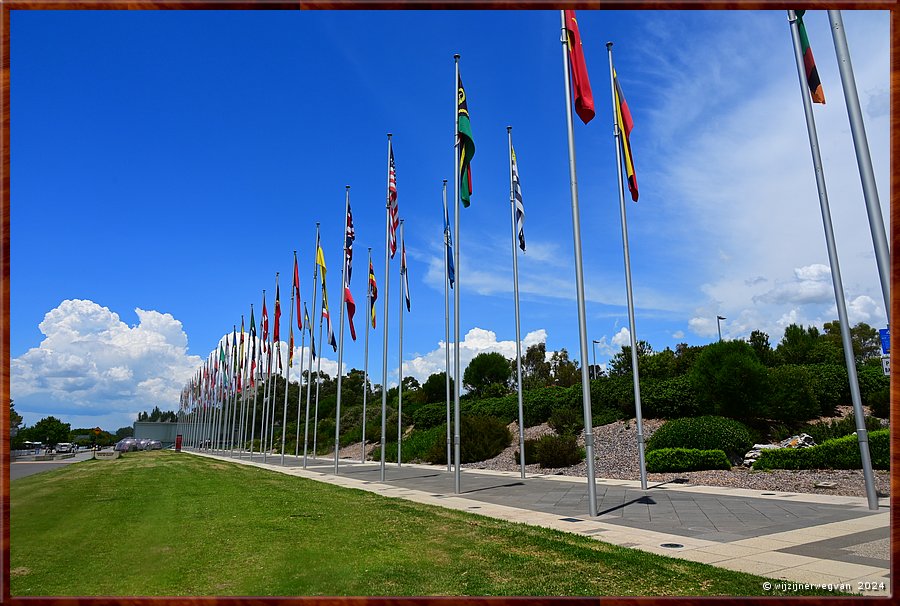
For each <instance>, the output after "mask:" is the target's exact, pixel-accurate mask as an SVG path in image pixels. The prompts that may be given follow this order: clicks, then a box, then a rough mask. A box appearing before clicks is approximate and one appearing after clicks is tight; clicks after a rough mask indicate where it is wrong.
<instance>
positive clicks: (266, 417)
mask: <svg viewBox="0 0 900 606" xmlns="http://www.w3.org/2000/svg"><path fill="white" fill-rule="evenodd" d="M273 309H274V308H273ZM270 335H271V336H270V337H269V343H268V347H267V348H266V389H265V390H264V391H263V426H262V427H260V429H259V438H260V448H261V449H262V453H263V463H265V462H266V461H267V460H268V456H269V451H270V450H272V443H271V440H270V439H269V438H270V432H269V427H270V425H271V424H272V411H271V410H270V409H269V407H270V405H271V404H272V400H273V399H274V398H273V396H272V362H273V359H274V357H275V356H274V355H273V352H274V348H275V332H274V326H273V332H271V333H270Z"/></svg>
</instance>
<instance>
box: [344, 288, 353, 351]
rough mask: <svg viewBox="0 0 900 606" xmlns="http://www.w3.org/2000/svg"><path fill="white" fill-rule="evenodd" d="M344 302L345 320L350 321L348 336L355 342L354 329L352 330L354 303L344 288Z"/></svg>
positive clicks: (348, 290) (348, 291) (347, 290)
mask: <svg viewBox="0 0 900 606" xmlns="http://www.w3.org/2000/svg"><path fill="white" fill-rule="evenodd" d="M344 302H345V303H347V318H348V319H349V320H350V336H351V337H352V338H353V340H354V341H356V329H355V328H353V315H354V314H355V313H356V302H355V301H354V300H353V295H351V294H350V289H349V288H344Z"/></svg>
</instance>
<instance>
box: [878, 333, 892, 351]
mask: <svg viewBox="0 0 900 606" xmlns="http://www.w3.org/2000/svg"><path fill="white" fill-rule="evenodd" d="M878 334H879V335H880V336H881V351H882V353H884V355H888V354H889V353H891V329H890V328H881V329H879V330H878Z"/></svg>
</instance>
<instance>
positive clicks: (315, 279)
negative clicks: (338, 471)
mask: <svg viewBox="0 0 900 606" xmlns="http://www.w3.org/2000/svg"><path fill="white" fill-rule="evenodd" d="M318 257H319V222H318V221H316V252H315V253H314V255H313V298H312V306H313V316H312V317H313V321H314V322H315V317H316V299H317V298H318V294H319V263H318ZM306 329H307V330H308V331H309V354H308V356H309V357H308V360H309V371H308V372H309V377H308V378H307V381H306V429H305V430H304V434H303V469H306V448H307V445H308V444H309V396H310V394H311V390H312V380H313V374H312V350H313V327H312V326H310V325H309V322H307V323H306ZM321 346H322V342H321V341H319V347H321ZM319 353H320V354H321V353H322V352H321V351H320V352H319ZM317 359H318V358H317ZM318 384H319V373H318V372H317V373H316V385H318ZM298 422H299V421H298ZM313 455H314V456H315V453H313Z"/></svg>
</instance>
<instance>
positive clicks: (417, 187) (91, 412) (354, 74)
mask: <svg viewBox="0 0 900 606" xmlns="http://www.w3.org/2000/svg"><path fill="white" fill-rule="evenodd" d="M843 18H844V23H845V26H846V30H847V37H848V41H849V45H850V52H851V58H852V60H853V67H854V70H855V74H856V79H857V87H858V90H859V96H860V102H861V105H862V109H863V115H864V119H865V123H866V127H867V133H868V138H869V144H870V149H871V155H872V161H873V164H874V168H875V174H876V181H877V184H878V190H879V194H880V196H881V204H882V209H883V214H884V215H885V217H887V216H888V207H889V194H890V191H889V188H888V176H889V154H888V141H889V117H890V116H889V113H890V112H889V82H890V72H889V61H888V58H889V49H890V41H889V13H888V12H886V11H880V12H859V11H844V12H843ZM805 20H806V23H807V28H808V30H809V36H810V41H811V45H812V48H813V51H814V53H815V56H816V61H817V65H818V69H819V73H820V76H821V79H822V82H823V86H824V89H825V95H826V98H827V105H825V106H819V105H817V106H815V108H814V110H815V116H816V123H817V126H818V135H819V141H820V145H821V148H822V156H823V163H824V168H825V177H826V183H827V186H828V193H829V198H830V202H831V207H832V216H833V219H834V225H835V233H836V239H837V245H838V253H839V256H840V263H841V271H842V274H843V279H844V289H845V292H846V297H847V302H848V307H849V310H850V318H851V322H853V323H856V322H859V321H865V322H868V323H869V324H871V325H873V326H879V327H880V326H883V325H884V324H885V314H884V309H883V307H884V305H883V301H882V297H881V292H880V289H879V286H878V275H877V269H876V265H875V260H874V253H873V246H872V240H871V236H870V233H869V226H868V223H867V219H866V215H865V209H864V202H863V197H862V191H861V186H860V181H859V174H858V171H857V167H856V160H855V156H854V153H853V146H852V140H851V138H850V131H849V125H848V119H847V112H846V109H845V106H844V99H843V93H842V89H841V85H840V77H839V74H838V71H837V64H836V60H835V54H834V46H833V42H832V39H831V33H830V28H829V24H828V18H827V14H826V12H825V11H811V12H809V13H808V14H807V17H806V19H805ZM578 21H579V24H580V27H581V34H582V38H583V41H584V48H585V54H586V60H587V65H588V70H589V73H590V77H591V84H592V87H593V92H594V98H595V102H596V108H597V117H596V118H595V119H594V120H593V121H592V122H591V123H590V124H588V125H586V126H585V125H583V124H581V123H580V121H577V119H576V125H575V141H576V149H577V168H578V186H579V197H580V206H581V222H582V223H581V226H582V238H583V254H584V269H585V290H586V293H587V326H588V337H589V339H590V340H594V339H596V340H598V341H600V342H601V343H600V345H598V346H597V347H596V350H595V351H596V355H597V361H598V362H599V363H605V362H606V361H607V360H608V359H609V357H610V356H611V355H613V354H614V353H615V352H616V351H618V349H619V346H620V345H621V344H622V343H627V342H628V334H627V330H626V329H625V327H627V326H628V318H627V313H626V307H625V277H624V263H623V256H622V244H621V242H622V240H621V237H622V236H621V227H620V220H619V206H618V191H617V182H616V168H615V147H614V142H613V138H612V106H611V101H610V93H609V69H608V59H607V53H606V46H605V44H606V42H607V41H613V42H614V44H615V45H614V47H613V51H614V59H615V64H616V70H617V72H618V74H619V79H620V82H621V85H622V88H623V91H624V94H625V96H626V98H627V99H628V102H629V105H630V107H631V111H632V114H633V116H634V121H635V128H634V131H633V132H632V149H633V152H634V157H635V164H636V168H637V177H638V182H639V185H640V191H641V197H640V201H639V202H638V203H636V204H635V203H632V202H630V201H628V206H627V213H628V227H629V240H630V244H631V264H632V278H633V284H634V297H635V305H636V314H635V320H636V332H637V336H638V338H640V339H644V340H646V341H649V342H650V343H651V345H652V346H653V348H654V349H655V350H661V349H664V348H665V347H667V346H669V347H674V346H675V344H677V343H679V342H687V343H691V344H701V343H707V342H710V341H711V340H713V339H715V338H717V334H716V319H715V318H716V315H722V316H725V317H726V318H727V320H725V321H724V322H723V326H722V330H723V336H725V337H726V338H746V337H747V336H748V335H749V333H750V332H751V331H752V330H754V329H760V330H765V331H766V332H768V333H769V335H770V337H771V341H772V343H773V345H774V344H775V343H776V342H777V341H778V340H779V339H780V337H781V335H782V334H783V330H784V327H785V326H787V325H788V324H790V323H791V322H798V323H802V324H805V325H809V324H817V325H819V326H821V324H822V323H823V322H825V321H829V320H832V319H834V318H836V317H837V313H836V311H835V309H836V308H835V303H834V292H833V290H832V285H831V278H830V272H829V269H828V258H827V253H826V248H825V240H824V235H823V228H822V219H821V214H820V212H819V205H818V197H817V192H816V188H815V180H814V175H813V171H812V164H811V161H810V153H809V145H808V140H807V135H806V126H805V122H804V118H803V109H802V104H801V100H800V96H799V85H798V80H797V72H796V66H795V63H794V58H793V50H792V43H791V37H790V32H789V27H788V23H787V18H786V14H785V12H784V11H734V12H714V11H710V12H705V11H686V12H680V11H671V12H631V11H579V12H578ZM10 30H11V74H12V75H11V130H10V142H11V167H10V168H11V230H12V238H11V245H10V247H11V266H12V269H11V276H10V279H11V295H10V304H11V317H12V320H13V321H12V331H11V344H10V345H11V358H12V359H11V375H12V397H13V398H14V399H15V402H16V410H17V411H18V412H20V413H21V414H22V415H23V416H24V417H25V422H26V423H28V424H32V423H34V422H36V421H37V420H39V419H40V418H41V417H43V416H46V415H48V414H54V415H56V416H58V417H61V418H62V419H63V420H65V421H67V422H71V423H72V424H73V426H94V425H100V426H102V427H104V428H107V429H111V430H115V429H116V428H117V427H121V426H124V425H128V424H130V423H131V422H132V421H133V420H134V418H135V417H136V415H137V412H139V411H141V410H149V409H151V408H152V407H153V406H154V405H158V406H160V408H162V409H164V410H166V409H174V408H175V407H176V406H177V401H178V394H179V391H180V388H181V387H182V385H184V383H185V381H187V379H188V378H189V377H190V376H191V374H192V372H193V371H194V369H196V368H197V366H198V365H199V364H200V362H201V360H202V359H203V358H205V357H206V356H207V354H208V353H209V352H210V351H212V350H213V349H214V348H215V347H216V345H217V343H218V341H219V339H220V338H221V337H222V336H223V335H224V334H225V333H229V334H230V332H231V329H232V325H234V324H238V325H239V324H240V319H241V314H242V313H243V314H245V315H247V316H248V320H249V312H250V304H251V303H253V304H254V305H255V307H256V314H257V319H259V306H260V303H261V298H262V289H266V290H267V293H268V305H269V309H270V313H271V309H272V297H273V294H274V289H275V272H276V271H278V272H281V293H282V305H283V309H284V314H283V321H284V322H286V321H287V313H288V297H289V295H290V288H289V285H290V275H291V271H292V253H293V251H294V250H297V251H298V255H299V259H300V277H301V288H302V297H303V299H304V300H305V301H307V302H308V303H309V302H310V299H311V292H312V272H313V259H314V257H313V254H314V242H315V223H316V222H317V221H318V222H320V223H321V228H322V244H323V248H324V250H325V255H326V260H327V264H328V267H329V274H328V286H329V290H330V293H331V308H332V315H333V317H334V318H335V322H336V321H337V315H338V314H337V305H338V304H337V300H338V295H339V292H340V291H339V281H340V277H339V275H340V259H341V252H340V251H341V246H342V240H341V238H342V232H343V211H344V186H345V185H350V186H351V193H350V195H351V205H352V208H353V216H354V223H355V227H356V234H357V239H356V243H355V257H354V259H355V262H354V269H355V271H354V272H353V281H352V284H351V289H352V292H353V294H354V297H355V298H356V301H357V303H358V306H359V308H360V311H359V312H358V313H357V318H356V319H357V329H358V333H359V340H358V341H356V342H355V343H354V342H352V341H350V339H349V335H347V334H346V332H345V348H344V358H343V361H344V364H345V366H346V368H348V369H349V368H351V367H355V368H361V367H362V366H363V335H364V330H363V325H362V315H363V312H362V308H363V302H364V296H365V295H364V293H365V275H366V269H365V259H366V249H367V248H368V247H371V248H372V254H373V258H374V265H375V272H376V276H377V279H378V283H379V286H380V293H381V296H382V297H383V296H384V275H383V274H384V229H385V228H384V200H385V183H386V147H387V146H386V133H388V132H391V133H393V135H394V138H393V142H394V153H395V158H396V165H397V181H398V189H399V205H400V214H401V216H402V217H403V218H404V219H405V224H406V242H407V251H408V257H409V268H410V269H409V273H410V282H411V286H410V289H411V297H412V312H411V313H410V314H408V315H406V316H405V318H404V348H403V360H404V374H407V375H408V374H413V375H415V376H417V377H418V378H419V379H420V380H424V379H425V378H427V377H428V375H430V374H431V373H432V372H437V371H439V370H442V368H443V360H444V353H443V351H444V350H443V340H444V324H443V319H444V313H443V311H444V308H443V277H442V275H443V274H442V272H443V256H442V248H441V242H442V239H441V238H442V234H441V230H442V222H443V221H442V210H441V182H442V180H443V179H448V180H450V183H449V185H450V187H449V194H448V196H449V198H450V199H451V200H452V183H453V182H452V172H453V168H452V167H453V147H452V145H453V117H454V111H455V94H454V81H453V78H454V71H453V54H454V53H460V54H461V55H462V58H461V62H460V70H461V74H462V77H463V83H464V85H465V88H466V92H467V95H468V105H469V112H470V116H471V121H472V129H473V133H474V138H475V144H476V154H475V158H474V160H473V163H472V169H473V178H474V194H473V197H472V205H471V207H470V208H468V209H464V210H463V213H462V217H461V220H462V226H461V234H460V235H458V236H455V239H456V240H457V241H458V242H461V246H462V248H461V255H462V261H461V268H460V277H461V281H462V290H461V304H460V310H461V319H460V331H461V338H464V339H465V342H464V344H463V348H462V349H461V352H462V358H463V363H464V364H465V363H467V360H469V359H471V357H473V356H474V355H476V354H477V353H479V352H482V351H501V352H503V353H504V354H505V355H507V356H508V357H512V356H514V352H515V345H514V339H515V333H514V315H513V298H512V288H513V285H512V260H511V254H512V253H511V243H510V219H509V176H508V175H509V173H508V170H509V169H508V151H507V139H506V126H507V125H510V126H512V127H513V141H514V145H515V148H516V154H517V158H518V164H519V175H520V179H521V183H522V190H523V198H524V204H525V210H526V221H525V233H526V240H527V247H528V250H527V252H526V253H525V254H524V255H520V257H519V272H520V289H521V298H520V300H521V309H522V338H523V340H524V341H525V344H526V345H528V344H531V343H534V342H539V341H543V340H546V343H547V349H548V351H554V350H558V349H560V348H566V349H568V350H569V352H570V354H571V355H572V356H573V357H575V358H580V355H579V353H578V350H579V346H578V324H577V319H576V317H577V316H576V313H577V308H576V302H575V272H574V265H573V263H574V261H573V259H574V251H573V245H572V215H571V205H570V204H571V203H570V198H569V183H568V155H567V139H566V124H565V101H564V96H563V95H564V89H563V76H562V58H561V45H560V42H559V32H560V29H559V13H558V12H556V11H508V12H507V11H493V12H492V11H422V12H417V11H401V12H378V11H371V12H369V11H359V12H336V11H304V12H298V11H256V12H239V11H234V12H231V11H225V12H218V11H71V12H69V11H14V12H13V13H12V15H11V19H10ZM885 224H886V225H887V221H885ZM398 261H399V257H397V258H396V259H395V260H394V261H392V262H391V271H392V272H393V273H392V276H391V295H390V297H391V301H390V303H391V306H390V313H391V318H390V329H391V330H390V333H391V334H390V335H389V339H390V345H389V379H388V381H389V383H391V382H394V383H396V380H397V364H398V355H399V353H398V342H397V341H398V339H397V333H396V327H397V314H398V313H399V299H398V297H399V290H398V285H399V280H398V274H397V272H398V269H399V263H398ZM382 300H383V299H382ZM381 302H382V301H381V300H380V301H379V304H378V309H377V313H378V317H379V328H378V329H377V330H376V331H374V332H372V333H371V334H370V347H369V349H370V351H369V371H370V374H371V375H372V377H373V380H374V381H376V382H380V380H381V372H382V363H381V344H382V338H383V334H382V330H381V327H382V326H383V321H382V316H383V309H382V306H381ZM284 330H285V332H283V335H286V327H285V329H284ZM345 330H346V329H345ZM451 338H452V337H451ZM296 340H297V344H298V346H299V341H300V337H299V335H298V336H297V337H296ZM320 349H321V347H320ZM299 358H300V356H295V362H296V364H295V368H294V375H295V376H296V372H297V370H298V369H299ZM304 358H305V356H304ZM336 361H337V354H334V353H332V352H331V351H330V349H329V351H327V352H325V359H324V360H323V370H325V371H326V372H329V373H330V374H332V375H333V374H334V371H335V369H336V367H337V362H336ZM592 361H593V360H589V362H592Z"/></svg>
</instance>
